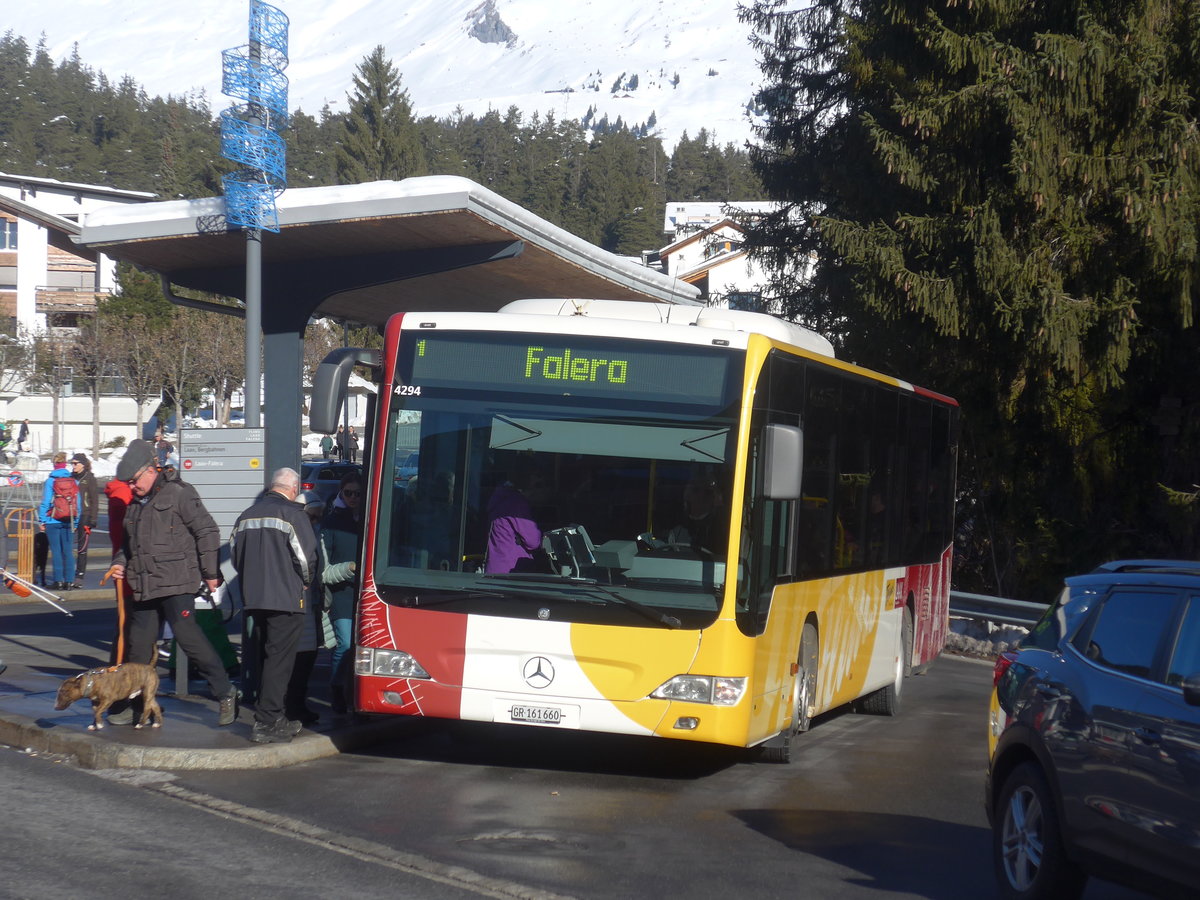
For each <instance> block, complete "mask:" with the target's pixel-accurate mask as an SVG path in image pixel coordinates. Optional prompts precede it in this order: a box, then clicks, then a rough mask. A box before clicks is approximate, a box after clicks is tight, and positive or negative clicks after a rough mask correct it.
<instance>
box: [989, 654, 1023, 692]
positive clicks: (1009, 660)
mask: <svg viewBox="0 0 1200 900" xmlns="http://www.w3.org/2000/svg"><path fill="white" fill-rule="evenodd" d="M1016 658H1017V654H1016V653H1014V652H1013V651H1011V650H1005V651H1004V652H1003V653H1001V654H1000V655H999V656H997V657H996V667H995V668H994V669H992V687H995V686H996V685H998V684H999V683H1000V679H1001V678H1003V677H1004V673H1005V672H1007V671H1008V667H1009V666H1011V665H1012V664H1013V662H1014V661H1015V660H1016Z"/></svg>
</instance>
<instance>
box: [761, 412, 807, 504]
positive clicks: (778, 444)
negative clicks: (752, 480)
mask: <svg viewBox="0 0 1200 900" xmlns="http://www.w3.org/2000/svg"><path fill="white" fill-rule="evenodd" d="M803 463H804V431H803V429H801V428H799V427H798V426H796V425H768V426H767V427H766V429H765V430H764V433H763V496H764V497H766V498H767V499H768V500H799V499H800V474H801V471H802V469H803Z"/></svg>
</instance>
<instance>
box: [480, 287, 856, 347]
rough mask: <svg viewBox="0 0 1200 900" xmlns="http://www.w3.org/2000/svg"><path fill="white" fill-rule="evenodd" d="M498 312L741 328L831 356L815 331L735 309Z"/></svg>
mask: <svg viewBox="0 0 1200 900" xmlns="http://www.w3.org/2000/svg"><path fill="white" fill-rule="evenodd" d="M499 311H500V312H502V313H514V314H518V315H539V316H586V317H588V318H593V319H614V320H622V321H633V322H653V323H657V324H662V325H689V326H695V327H699V328H713V329H723V330H725V331H742V332H746V333H747V334H761V335H763V336H765V337H769V338H771V339H772V340H776V341H781V342H783V343H786V344H791V345H793V346H795V347H799V348H801V349H803V350H807V351H808V352H810V353H816V354H819V355H821V356H829V357H833V356H834V352H833V344H831V343H829V341H828V340H826V339H825V338H823V337H822V336H821V335H819V334H817V333H816V332H815V331H812V330H810V329H808V328H804V327H803V326H801V325H797V324H795V323H794V322H785V321H784V320H783V319H778V318H776V317H775V316H770V315H767V314H766V313H756V312H745V311H743V310H738V309H723V308H718V307H705V306H675V305H671V304H667V303H635V302H631V301H627V300H584V299H573V300H560V299H529V300H514V301H512V302H511V303H508V304H506V305H504V306H503V307H501V308H500V310H499Z"/></svg>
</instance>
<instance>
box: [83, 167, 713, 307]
mask: <svg viewBox="0 0 1200 900" xmlns="http://www.w3.org/2000/svg"><path fill="white" fill-rule="evenodd" d="M277 208H278V214H279V226H280V230H279V232H278V233H264V234H263V242H262V259H263V265H264V269H266V268H268V267H271V266H277V265H284V266H286V265H287V264H288V263H289V262H301V261H302V262H304V263H306V264H311V262H312V261H313V260H314V259H320V260H328V265H329V266H338V265H343V266H344V267H345V268H346V285H347V287H346V288H344V289H339V290H335V291H334V292H332V293H331V295H330V296H328V297H326V299H324V300H323V301H322V302H321V304H320V306H319V307H318V308H317V311H316V313H315V315H318V316H334V317H339V318H348V319H352V320H354V321H359V322H365V323H369V324H376V325H378V324H382V323H383V322H385V321H386V320H387V319H388V317H389V316H391V315H392V314H393V313H396V312H401V311H414V310H434V309H442V310H444V309H456V310H464V311H492V310H495V309H499V308H500V307H501V306H503V305H504V304H505V303H508V302H509V301H511V300H516V299H522V298H526V297H564V298H565V297H597V298H604V299H613V300H643V301H657V302H667V303H681V304H688V305H694V304H698V303H699V302H700V301H699V292H698V291H697V290H696V288H694V287H693V286H691V285H688V284H685V283H682V282H680V281H678V280H677V279H673V278H670V277H668V276H665V275H663V274H662V273H661V272H658V271H656V270H654V269H650V268H647V267H645V266H642V265H640V264H638V263H637V262H633V261H630V260H628V259H624V258H622V257H619V256H617V255H615V254H612V253H609V252H607V251H605V250H602V249H600V248H599V247H596V246H595V245H593V244H590V243H588V242H587V241H585V240H583V239H582V238H579V237H577V236H575V235H573V234H571V233H569V232H567V231H565V230H563V229H561V228H559V227H557V226H555V225H552V224H551V223H549V222H547V221H546V220H545V219H542V218H541V217H539V216H536V215H534V214H533V213H531V212H529V211H528V210H526V209H524V208H522V207H520V206H518V205H517V204H515V203H513V202H511V201H509V200H506V199H504V198H503V197H501V196H500V195H499V194H496V193H495V192H493V191H491V190H488V189H487V188H485V187H483V186H481V185H479V184H476V183H475V182H473V181H470V180H468V179H466V178H459V177H454V176H428V177H422V178H407V179H405V180H403V181H377V182H371V183H368V184H357V185H347V186H341V187H316V188H298V189H291V190H288V191H285V192H284V193H283V194H282V195H281V196H280V197H279V198H278V201H277ZM76 241H77V242H78V243H79V244H81V245H83V246H85V247H89V248H92V249H95V250H99V251H101V252H103V253H105V254H107V255H109V256H112V257H116V258H119V259H124V260H128V261H130V262H132V263H135V264H136V265H138V266H140V267H142V268H145V269H152V270H155V271H157V272H160V273H162V274H163V275H166V276H167V277H168V278H169V279H171V281H172V282H173V283H175V284H177V285H182V286H185V287H191V288H197V289H201V290H210V291H215V292H217V293H225V294H230V284H231V283H232V282H231V280H230V273H232V272H237V271H242V270H244V266H245V254H246V247H245V244H246V239H245V236H244V234H243V233H242V232H240V231H231V230H228V229H227V228H226V225H225V204H224V200H223V198H221V197H208V198H203V199H199V200H179V201H166V202H160V203H144V204H133V205H111V206H105V207H102V208H100V209H97V210H94V211H92V212H89V213H86V214H85V215H84V217H83V221H82V230H81V234H80V236H79V237H78V238H76ZM515 241H519V242H522V243H523V245H524V246H523V251H522V252H521V253H519V254H518V255H515V256H512V257H510V258H503V259H496V260H493V261H491V262H488V263H487V264H485V265H469V266H465V267H462V268H453V267H447V268H443V269H442V270H441V271H437V272H435V273H433V274H424V275H419V276H418V277H412V278H407V279H405V280H400V281H395V280H391V281H383V282H379V283H371V284H364V283H363V275H362V272H361V271H355V268H356V266H358V262H357V260H364V261H367V260H369V261H372V262H378V260H379V259H380V257H381V256H383V257H386V256H387V255H388V254H391V253H396V254H400V253H404V254H414V253H415V254H417V255H418V256H419V255H420V254H421V253H423V252H427V253H429V254H430V255H431V256H432V255H433V254H441V255H442V256H443V257H447V258H451V259H452V258H453V253H452V252H451V253H450V254H448V255H447V254H446V251H453V250H455V249H456V248H468V249H469V248H472V247H474V248H476V249H478V248H480V247H487V246H493V245H494V246H502V245H508V244H512V243H513V242H515ZM476 255H478V254H476ZM364 265H365V262H364ZM368 277H369V276H368ZM232 295H233V296H237V293H236V292H235V293H233V294H232Z"/></svg>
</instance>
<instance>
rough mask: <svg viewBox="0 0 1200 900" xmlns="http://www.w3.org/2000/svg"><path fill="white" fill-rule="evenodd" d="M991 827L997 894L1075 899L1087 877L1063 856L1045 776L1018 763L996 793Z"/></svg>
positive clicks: (1034, 899) (1030, 765)
mask: <svg viewBox="0 0 1200 900" xmlns="http://www.w3.org/2000/svg"><path fill="white" fill-rule="evenodd" d="M996 808H997V811H998V813H999V815H998V816H997V819H996V822H995V824H994V826H993V828H992V861H993V865H994V866H995V870H996V882H997V884H998V885H999V887H1000V896H1002V897H1011V898H1014V900H1016V898H1019V900H1042V898H1045V900H1075V898H1078V897H1079V896H1080V895H1081V894H1082V893H1083V888H1084V885H1085V884H1086V882H1087V876H1086V875H1085V874H1084V873H1083V870H1081V869H1080V868H1079V867H1078V866H1077V865H1076V864H1075V863H1073V862H1072V861H1071V860H1070V859H1068V858H1067V854H1066V851H1065V849H1064V848H1063V841H1062V832H1061V831H1060V830H1059V824H1058V813H1057V811H1056V810H1055V808H1054V798H1053V797H1052V796H1051V795H1050V788H1049V786H1048V785H1047V784H1046V778H1045V776H1044V775H1043V774H1042V772H1041V769H1039V768H1038V767H1037V766H1036V765H1035V764H1034V763H1030V762H1027V763H1022V764H1021V765H1019V766H1017V768H1015V769H1014V770H1013V771H1012V773H1011V774H1010V775H1009V776H1008V778H1007V779H1006V780H1005V782H1004V785H1003V787H1002V788H1001V789H1000V802H999V804H998V805H997V807H996Z"/></svg>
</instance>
